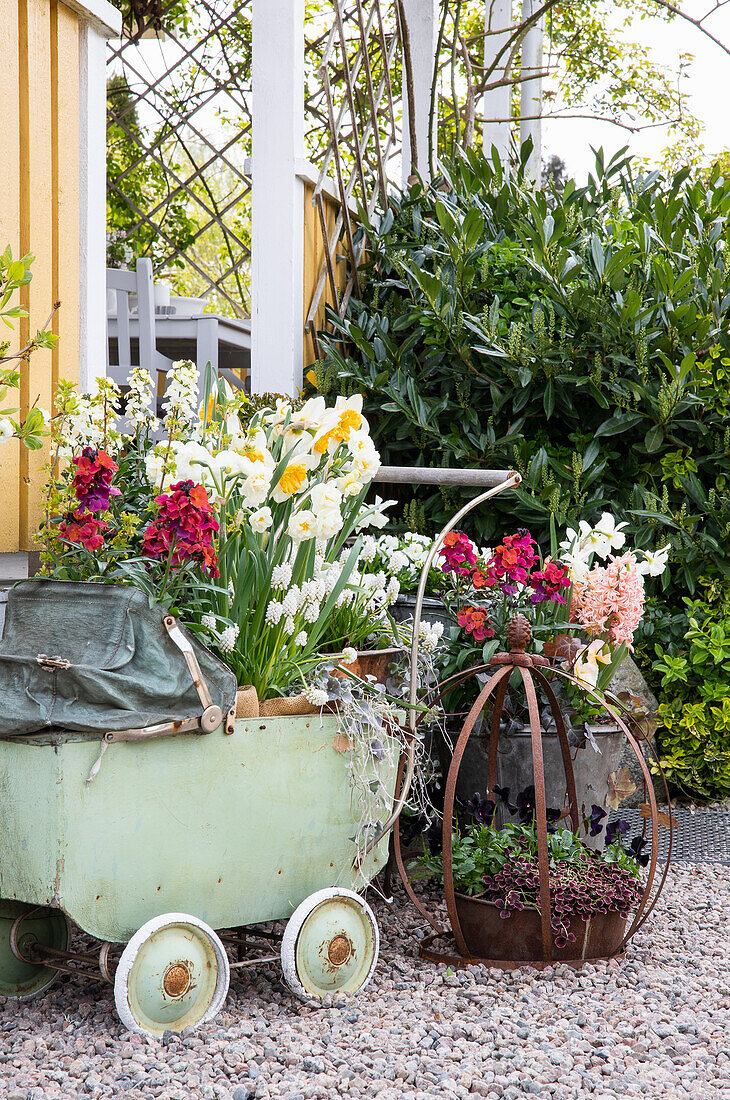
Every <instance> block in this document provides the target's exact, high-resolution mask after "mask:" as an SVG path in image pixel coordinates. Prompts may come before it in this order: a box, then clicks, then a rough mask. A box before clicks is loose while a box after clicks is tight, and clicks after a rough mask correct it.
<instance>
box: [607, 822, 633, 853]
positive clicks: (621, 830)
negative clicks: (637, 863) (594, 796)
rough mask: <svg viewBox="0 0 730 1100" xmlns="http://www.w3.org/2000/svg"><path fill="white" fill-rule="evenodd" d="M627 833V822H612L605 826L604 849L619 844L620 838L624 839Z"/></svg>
mask: <svg viewBox="0 0 730 1100" xmlns="http://www.w3.org/2000/svg"><path fill="white" fill-rule="evenodd" d="M628 831H629V823H628V821H612V822H611V823H610V824H609V825H607V826H606V847H607V848H608V847H609V846H610V845H611V844H615V843H616V842H617V841H618V842H620V841H621V838H622V837H625V836H626V834H627V833H628Z"/></svg>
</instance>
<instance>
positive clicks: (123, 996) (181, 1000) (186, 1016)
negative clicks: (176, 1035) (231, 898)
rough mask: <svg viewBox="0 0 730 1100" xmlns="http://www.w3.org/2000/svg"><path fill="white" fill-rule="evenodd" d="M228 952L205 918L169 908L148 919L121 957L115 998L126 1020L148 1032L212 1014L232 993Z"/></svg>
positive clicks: (134, 1028)
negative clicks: (169, 909) (168, 910)
mask: <svg viewBox="0 0 730 1100" xmlns="http://www.w3.org/2000/svg"><path fill="white" fill-rule="evenodd" d="M229 981H230V970H229V966H228V956H227V955H226V950H225V948H224V946H223V944H222V943H221V941H220V939H219V938H218V936H217V935H216V933H215V932H214V931H213V929H212V928H209V927H208V925H207V924H205V922H204V921H202V920H198V918H197V917H191V916H188V915H187V914H185V913H165V914H163V915H162V916H159V917H153V918H152V920H149V921H147V923H146V924H143V925H142V927H141V928H140V929H139V931H138V932H135V934H134V935H133V936H132V938H131V940H130V941H129V943H128V944H127V946H126V947H125V949H124V951H123V953H122V957H121V959H120V960H119V965H118V967H117V972H116V975H115V978H114V1000H115V1002H116V1006H117V1012H118V1013H119V1018H120V1019H121V1021H122V1023H123V1024H124V1025H125V1026H126V1027H128V1028H129V1030H130V1031H137V1032H139V1033H140V1034H142V1035H155V1036H161V1035H162V1034H163V1032H165V1031H182V1030H183V1028H186V1027H197V1025H198V1024H202V1023H205V1022H206V1021H208V1020H212V1019H213V1018H214V1017H215V1016H217V1015H218V1013H219V1012H220V1009H221V1007H222V1006H223V1002H224V1001H225V999H226V995H227V993H228V983H229Z"/></svg>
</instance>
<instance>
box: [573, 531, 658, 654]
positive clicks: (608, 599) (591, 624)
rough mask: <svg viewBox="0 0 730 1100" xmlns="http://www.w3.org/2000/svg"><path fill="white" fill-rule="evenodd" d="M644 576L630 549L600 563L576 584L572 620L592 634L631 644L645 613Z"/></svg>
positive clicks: (615, 642) (613, 642) (613, 641)
mask: <svg viewBox="0 0 730 1100" xmlns="http://www.w3.org/2000/svg"><path fill="white" fill-rule="evenodd" d="M644 599H645V595H644V578H643V577H642V575H641V574H640V573H639V572H638V570H637V568H636V558H635V557H634V555H633V554H632V553H630V552H627V553H626V554H622V555H621V557H620V558H616V557H613V558H610V559H609V561H608V564H607V565H605V566H601V565H597V566H594V567H593V569H591V570H590V572H589V573H588V574H587V576H586V577H585V579H584V580H583V581H575V583H574V585H573V602H572V604H571V608H570V619H571V622H577V623H580V624H581V626H583V627H584V628H585V629H586V631H587V632H588V633H589V634H591V635H594V636H595V635H598V634H602V635H604V634H605V636H606V640H607V641H609V642H611V643H612V644H614V645H620V644H621V643H622V642H626V644H627V645H628V646H629V647H630V646H631V643H632V642H633V640H634V631H635V630H636V628H637V626H638V625H639V623H640V622H641V617H642V615H643V613H644Z"/></svg>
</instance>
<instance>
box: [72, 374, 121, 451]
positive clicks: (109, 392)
mask: <svg viewBox="0 0 730 1100" xmlns="http://www.w3.org/2000/svg"><path fill="white" fill-rule="evenodd" d="M95 387H96V388H95V389H94V391H93V392H92V393H84V394H79V395H78V397H77V398H76V405H75V408H74V410H73V412H71V414H70V415H69V416H68V418H67V419H66V420H65V421H64V422H63V423H62V425H61V426H60V428H59V436H58V446H59V456H60V457H61V458H68V457H70V456H71V455H72V454H75V453H78V452H79V451H81V450H83V448H84V447H94V448H99V447H104V449H105V450H106V451H107V452H109V453H110V454H111V453H114V452H115V450H116V449H117V447H118V445H119V443H120V441H121V435H120V433H119V432H118V431H117V428H116V423H117V417H118V416H119V410H120V404H121V396H120V392H119V387H118V386H117V384H116V382H114V380H113V379H111V378H97V379H96V383H95Z"/></svg>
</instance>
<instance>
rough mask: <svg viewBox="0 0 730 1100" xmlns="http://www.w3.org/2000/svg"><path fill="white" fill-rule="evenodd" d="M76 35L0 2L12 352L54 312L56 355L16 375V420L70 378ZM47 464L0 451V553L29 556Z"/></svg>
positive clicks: (35, 6) (53, 19) (44, 457)
mask: <svg viewBox="0 0 730 1100" xmlns="http://www.w3.org/2000/svg"><path fill="white" fill-rule="evenodd" d="M79 34H80V28H79V16H78V15H77V13H76V12H75V11H74V10H72V9H71V8H69V7H67V6H66V5H65V4H64V3H62V2H61V0H0V58H2V63H3V80H2V83H3V106H2V114H3V119H2V127H1V128H0V135H1V136H0V150H1V152H0V156H1V158H2V170H0V249H4V248H5V247H6V245H8V244H9V245H10V246H11V248H12V250H13V256H14V257H20V256H23V255H25V254H26V253H28V252H31V253H33V254H34V256H35V262H34V264H33V268H32V270H33V279H32V282H31V283H29V285H28V286H27V287H25V288H24V289H23V292H22V298H21V304H22V305H23V306H24V308H25V309H26V310H27V311H28V313H29V316H28V317H25V318H23V319H22V320H21V321H20V322H19V324H17V326H16V328H15V332H14V334H13V338H14V343H13V350H16V349H17V347H22V346H24V345H25V344H26V343H27V341H28V340H29V338H30V337H31V336H32V335H33V334H34V333H35V331H36V330H37V329H38V328H40V327H41V326H42V325H43V324H44V322H45V320H46V318H47V317H48V314H49V313H50V311H51V307H52V304H53V303H54V302H55V301H57V300H59V299H60V301H61V302H62V307H61V309H60V310H59V312H58V313H57V314H56V316H55V318H54V322H53V329H54V331H55V332H57V333H58V335H59V337H60V340H59V342H58V346H57V348H56V349H55V350H54V351H53V352H51V351H43V350H42V351H38V352H36V353H35V354H34V355H33V357H32V359H31V360H30V363H29V364H27V365H24V366H23V371H22V381H21V390H20V401H19V402H17V401H11V402H10V403H11V404H18V403H20V405H21V406H22V409H23V410H27V409H28V408H29V407H30V406H32V405H33V404H34V402H37V404H38V405H39V406H40V407H42V408H45V409H49V410H50V409H51V406H52V401H53V393H54V388H55V384H56V382H57V381H58V379H59V377H63V378H68V379H71V380H76V379H77V378H78V360H79V132H78V128H79V64H78V58H79ZM8 335H9V333H8ZM12 397H13V394H12V393H11V394H10V398H12ZM47 461H48V454H47V448H44V449H43V450H42V451H27V450H26V449H25V448H24V447H21V445H20V444H19V442H18V440H12V441H11V442H9V443H5V444H3V445H2V447H0V551H17V550H27V549H30V548H31V544H32V535H33V532H34V531H35V530H36V528H37V526H38V520H39V518H40V515H41V511H42V486H43V482H44V480H45V478H44V476H43V471H42V468H43V466H44V465H45V463H46V462H47Z"/></svg>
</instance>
